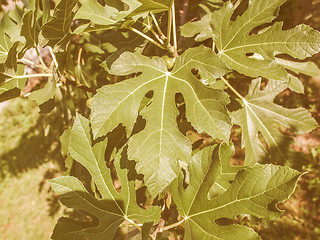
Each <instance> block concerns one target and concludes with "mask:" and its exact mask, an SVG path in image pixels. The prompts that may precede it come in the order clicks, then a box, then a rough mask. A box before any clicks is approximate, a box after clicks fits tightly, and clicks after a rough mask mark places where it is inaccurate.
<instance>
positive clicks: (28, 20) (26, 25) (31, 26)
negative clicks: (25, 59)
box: [20, 10, 38, 49]
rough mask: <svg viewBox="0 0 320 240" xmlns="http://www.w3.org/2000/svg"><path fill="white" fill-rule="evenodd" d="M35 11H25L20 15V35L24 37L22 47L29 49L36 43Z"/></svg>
mask: <svg viewBox="0 0 320 240" xmlns="http://www.w3.org/2000/svg"><path fill="white" fill-rule="evenodd" d="M35 21H36V12H35V11H34V10H29V11H27V12H26V13H25V14H24V15H23V17H22V27H21V33H20V34H21V36H23V37H24V38H25V39H26V43H25V46H24V48H25V49H29V48H31V47H35V46H36V45H37V41H38V40H37V36H36V26H35Z"/></svg>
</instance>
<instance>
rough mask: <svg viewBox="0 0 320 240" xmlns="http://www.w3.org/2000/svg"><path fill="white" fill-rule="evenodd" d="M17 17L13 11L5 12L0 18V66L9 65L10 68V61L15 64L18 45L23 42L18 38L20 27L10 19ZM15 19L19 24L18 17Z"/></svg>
mask: <svg viewBox="0 0 320 240" xmlns="http://www.w3.org/2000/svg"><path fill="white" fill-rule="evenodd" d="M10 15H11V16H10ZM17 15H18V14H16V11H15V10H13V11H11V12H7V13H6V14H4V15H3V16H2V18H1V22H0V64H6V65H8V64H9V65H10V67H12V66H11V65H12V64H11V62H12V61H15V62H16V58H17V57H16V54H17V49H18V46H19V43H20V42H23V40H24V39H23V38H22V37H20V36H19V33H20V29H21V26H20V25H19V24H18V23H17V22H15V21H13V20H12V19H11V17H15V16H17ZM17 18H18V19H17V21H18V22H19V16H17ZM8 61H9V63H8ZM7 63H8V64H7Z"/></svg>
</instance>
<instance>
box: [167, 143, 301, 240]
mask: <svg viewBox="0 0 320 240" xmlns="http://www.w3.org/2000/svg"><path fill="white" fill-rule="evenodd" d="M224 151H229V150H228V149H226V146H225V147H224V149H223V150H222V149H221V147H220V149H219V146H211V147H207V148H204V149H203V150H202V151H200V152H198V153H196V154H195V155H194V156H193V157H192V162H191V163H190V165H189V171H190V173H191V178H190V182H189V185H188V187H187V188H186V189H184V188H183V184H182V181H183V178H184V176H183V174H180V176H179V178H178V179H177V180H175V181H174V182H173V183H172V185H171V186H170V193H171V194H172V197H173V200H174V202H175V203H176V205H177V207H178V210H179V212H180V214H181V215H182V217H183V218H184V219H185V235H184V239H185V240H189V239H204V240H206V239H208V240H209V239H260V237H259V235H258V234H257V233H255V232H254V231H253V229H250V228H248V227H246V226H243V225H238V224H231V225H223V224H220V223H219V220H221V219H234V218H235V217H237V216H238V215H240V214H252V215H254V216H256V217H258V218H268V219H271V220H274V219H275V218H277V217H279V216H281V215H282V212H281V211H279V210H278V209H277V208H276V206H275V204H277V203H278V202H282V201H284V200H286V199H288V197H289V196H290V195H291V194H292V192H293V191H294V188H295V186H296V182H297V180H298V178H299V177H300V176H301V174H300V173H299V172H298V171H296V170H293V169H290V168H288V167H281V166H274V165H269V164H268V165H259V164H256V165H254V166H252V167H247V168H244V169H242V170H241V171H240V169H241V168H239V172H238V173H237V175H236V176H235V179H234V181H233V183H232V184H231V186H230V187H229V188H228V189H227V190H226V191H224V192H223V193H222V194H221V195H219V196H217V197H215V198H213V199H208V191H209V189H210V187H211V186H212V184H214V183H215V182H217V180H219V179H220V178H221V170H220V169H221V165H223V164H228V161H230V158H229V159H228V158H223V157H221V155H223V154H224ZM222 161H226V163H223V162H222ZM272 208H274V209H272ZM270 209H272V210H270Z"/></svg>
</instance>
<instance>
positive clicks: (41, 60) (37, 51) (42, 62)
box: [34, 46, 48, 70]
mask: <svg viewBox="0 0 320 240" xmlns="http://www.w3.org/2000/svg"><path fill="white" fill-rule="evenodd" d="M34 49H35V50H36V53H37V55H38V58H39V61H40V63H41V66H43V68H44V69H46V70H48V67H47V65H46V64H45V63H44V61H43V59H42V57H41V54H40V52H39V49H38V47H37V46H36V47H35V48H34Z"/></svg>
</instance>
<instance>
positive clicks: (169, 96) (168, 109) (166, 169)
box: [90, 46, 231, 196]
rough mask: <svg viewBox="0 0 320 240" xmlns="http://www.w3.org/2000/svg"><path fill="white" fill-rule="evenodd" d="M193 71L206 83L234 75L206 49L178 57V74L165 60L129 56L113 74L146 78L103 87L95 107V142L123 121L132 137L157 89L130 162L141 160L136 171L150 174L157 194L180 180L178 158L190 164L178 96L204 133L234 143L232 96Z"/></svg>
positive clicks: (148, 178) (150, 183) (116, 65)
mask: <svg viewBox="0 0 320 240" xmlns="http://www.w3.org/2000/svg"><path fill="white" fill-rule="evenodd" d="M192 68H197V69H199V72H200V74H201V76H202V77H203V78H204V79H207V78H212V79H215V78H217V77H219V76H221V75H223V74H225V73H227V72H228V71H229V70H228V69H227V68H226V67H225V65H224V64H223V63H222V62H221V61H220V60H219V58H218V57H217V56H216V55H215V53H213V52H212V51H210V49H208V48H205V47H203V46H201V47H198V48H193V49H188V50H187V51H186V52H185V53H184V54H183V55H182V56H181V57H180V58H178V59H177V62H176V65H175V66H174V68H173V70H172V72H168V71H167V68H166V65H165V63H164V61H163V60H162V59H161V58H159V57H154V58H152V59H150V58H148V57H145V56H142V55H140V54H137V53H129V52H125V53H123V54H122V55H121V56H120V58H119V59H117V60H116V61H115V62H114V63H113V64H112V66H111V69H110V71H109V73H111V74H115V75H129V74H132V73H139V72H142V74H141V75H140V76H138V77H135V78H132V79H129V80H126V81H123V82H120V83H117V84H114V85H107V86H104V87H102V88H100V89H99V90H98V93H97V94H96V95H95V96H94V99H93V102H92V104H91V106H90V107H91V109H92V112H91V124H92V131H93V135H94V138H97V137H100V136H104V135H106V134H107V133H108V132H111V131H112V130H113V129H114V128H115V127H116V126H118V125H119V124H120V123H121V124H122V125H123V126H125V127H126V130H127V135H128V136H129V135H130V134H131V132H132V129H133V126H134V124H135V122H136V119H137V117H138V110H139V107H140V104H141V102H142V100H143V98H144V96H145V95H146V94H147V93H148V92H149V91H153V98H152V102H151V104H150V105H149V106H147V107H145V108H144V109H143V110H142V111H141V115H142V117H143V118H144V119H146V122H147V123H146V127H145V129H143V130H142V131H141V132H139V133H138V134H135V135H133V136H132V137H131V138H130V139H129V143H128V144H129V149H128V154H129V158H130V159H132V160H135V161H136V162H137V165H136V169H137V171H138V173H142V174H143V175H144V177H145V178H144V180H145V183H146V185H147V186H148V187H149V190H150V192H151V193H152V195H153V196H155V195H156V194H157V193H159V192H161V191H162V190H163V189H164V188H165V187H166V186H168V185H169V184H170V183H171V181H172V180H173V179H174V178H175V177H176V174H177V172H178V171H179V168H180V167H179V164H178V160H181V161H184V162H188V161H189V158H190V156H191V143H190V142H189V141H188V139H187V138H186V137H185V136H184V135H183V134H182V133H181V132H180V131H179V129H178V126H177V120H176V117H177V115H178V110H177V108H176V104H175V94H176V93H182V95H183V97H184V99H185V102H186V116H187V119H188V121H189V122H191V124H192V125H193V126H194V128H195V129H196V130H197V131H198V132H207V133H208V134H210V135H211V136H212V137H216V138H220V139H223V140H224V141H228V139H229V135H230V127H231V126H230V122H229V117H228V115H227V112H226V108H225V105H226V104H227V103H228V102H229V99H228V97H227V96H226V94H225V93H224V92H223V91H221V90H214V89H210V88H208V87H206V86H205V85H203V84H202V83H201V82H200V81H199V80H198V79H197V78H195V77H194V75H193V74H192V72H191V70H192ZM200 116H201V117H200Z"/></svg>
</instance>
